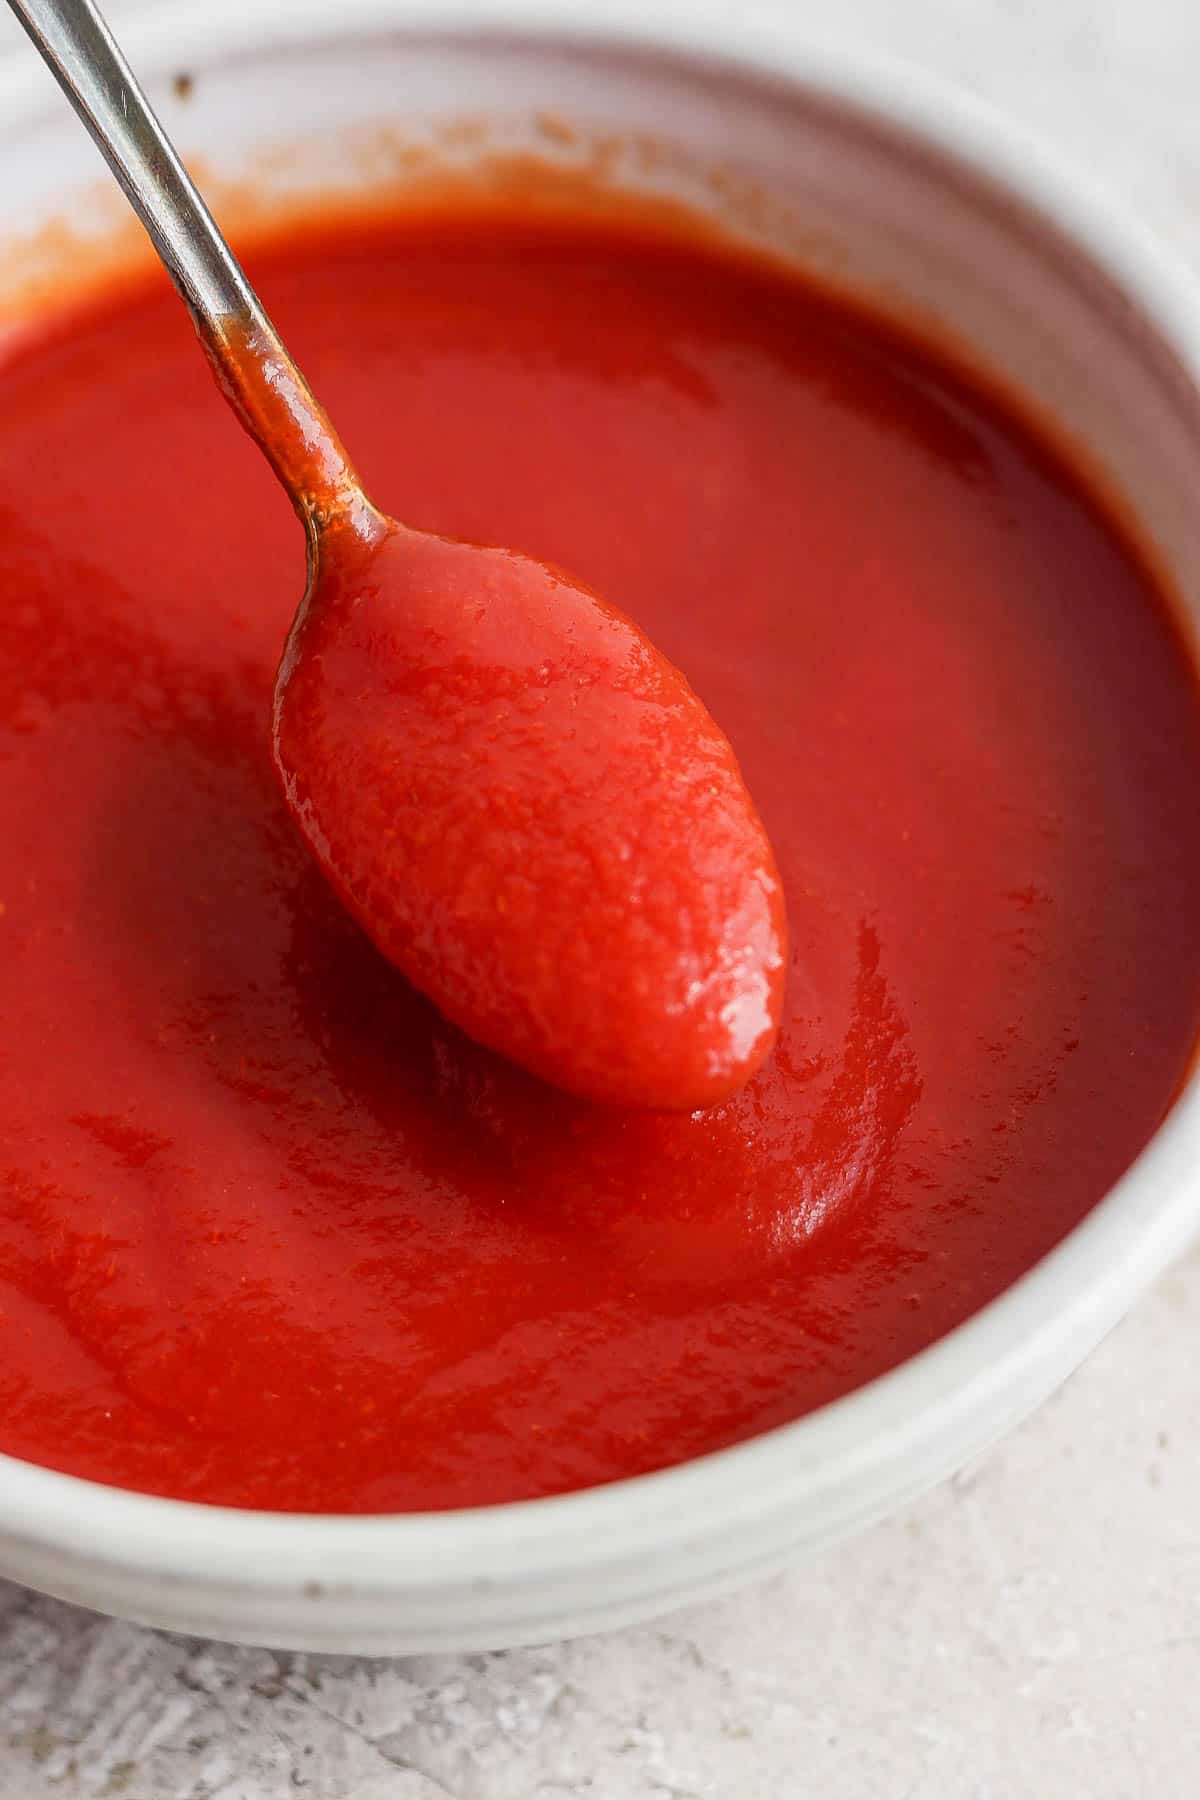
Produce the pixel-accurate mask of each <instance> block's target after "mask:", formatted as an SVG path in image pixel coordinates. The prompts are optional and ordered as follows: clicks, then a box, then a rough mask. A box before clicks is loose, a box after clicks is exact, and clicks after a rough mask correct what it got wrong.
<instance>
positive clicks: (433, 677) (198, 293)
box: [9, 0, 786, 1109]
mask: <svg viewBox="0 0 1200 1800" xmlns="http://www.w3.org/2000/svg"><path fill="white" fill-rule="evenodd" d="M9 4H10V6H11V7H12V10H13V11H14V12H15V13H16V15H17V17H18V18H19V19H20V21H21V23H22V24H23V25H24V27H25V29H26V30H27V32H28V33H29V35H30V37H31V38H32V39H33V42H34V43H35V44H36V46H37V48H38V50H39V51H40V52H41V55H42V56H43V58H44V59H45V61H46V62H47V63H48V64H49V66H50V68H51V70H52V71H53V73H54V75H55V76H56V77H57V79H58V82H59V84H60V85H61V87H62V88H63V90H64V92H65V93H66V95H67V97H68V99H69V100H70V101H71V104H72V105H73V106H74V108H75V110H76V111H77V112H78V114H79V116H80V117H81V119H82V120H83V122H84V124H85V125H86V126H87V128H88V130H89V131H90V133H91V135H92V137H93V138H94V139H95V141H96V143H97V144H98V145H99V147H100V149H101V151H102V152H103V154H104V156H105V158H106V159H107V161H108V163H109V165H110V166H111V168H112V170H113V172H114V174H115V175H116V177H117V179H118V181H119V182H120V184H121V186H122V188H123V189H124V190H125V193H126V195H127V196H128V198H129V200H130V202H131V204H132V205H133V208H134V210H135V211H136V212H137V214H138V216H139V217H140V219H141V220H142V223H143V224H144V225H145V227H146V229H147V231H148V232H149V234H150V238H151V241H152V242H153V244H154V247H155V249H156V250H157V252H158V254H159V256H160V257H161V258H162V260H163V262H164V264H165V265H166V268H167V271H168V273H169V274H170V276H171V279H172V281H173V282H174V283H175V286H176V287H177V288H178V290H179V293H180V294H181V296H182V298H183V301H184V304H185V305H186V306H187V309H188V311H189V312H190V314H191V316H192V319H193V321H194V323H195V327H196V330H197V332H198V334H199V337H200V341H201V343H202V344H203V346H204V348H205V350H206V351H207V353H208V356H209V360H210V361H211V363H212V366H213V369H214V371H215V373H216V377H217V381H218V383H219V385H220V387H221V389H222V391H223V392H224V394H225V395H226V397H227V399H228V400H229V402H230V404H231V405H232V406H233V408H234V410H235V411H236V413H237V414H238V416H239V417H240V419H241V421H242V423H243V425H244V426H245V427H246V429H247V430H248V431H249V433H250V435H251V436H252V437H253V438H254V439H255V441H256V442H257V443H258V445H259V446H260V448H261V449H262V451H263V453H264V455H265V456H266V457H267V459H268V461H269V462H270V464H271V466H272V467H273V469H274V470H275V473H276V475H277V476H278V477H279V479H280V481H281V482H282V484H283V486H284V487H285V489H286V490H287V492H288V495H289V496H290V498H291V501H292V504H293V506H294V507H295V509H296V511H297V513H298V514H299V516H300V519H301V520H302V522H303V524H304V527H305V531H306V534H307V541H308V562H309V576H308V586H307V589H306V592H305V595H304V599H303V600H302V602H301V605H300V608H299V611H298V612H297V615H296V619H295V622H294V623H293V626H292V630H291V632H290V634H289V637H288V641H287V644H286V646H285V649H284V654H283V659H282V662H281V664H280V670H279V675H278V678H277V681H276V689H275V705H274V732H273V749H274V754H275V761H276V765H277V767H278V769H279V773H280V775H281V778H282V781H283V787H284V793H285V796H286V798H287V801H288V804H289V806H290V809H291V812H292V816H293V819H294V820H295V822H296V824H297V826H298V828H299V829H300V831H301V833H302V834H303V836H304V837H305V839H306V840H307V842H308V845H309V848H310V849H311V850H312V852H313V855H314V856H315V857H316V859H317V861H318V862H319V863H320V864H321V866H322V868H323V869H324V871H325V874H326V875H327V877H328V878H329V880H330V882H331V884H332V885H333V887H334V889H335V891H336V892H337V893H338V894H339V895H340V897H341V899H342V900H343V902H344V904H345V905H346V907H347V909H348V910H349V911H350V912H351V913H353V915H354V916H355V917H356V918H357V919H358V920H359V923H360V924H361V925H362V926H363V927H364V928H365V930H366V931H367V933H368V935H369V936H371V937H372V938H373V940H374V941H375V943H376V945H377V946H378V947H379V948H380V949H381V950H382V951H383V953H384V955H385V956H387V957H388V958H389V959H390V960H391V961H392V962H394V963H395V964H396V965H397V966H398V967H399V968H400V969H402V970H403V972H404V973H405V974H406V975H407V976H408V978H409V979H410V980H411V981H412V982H413V983H414V985H416V986H417V987H419V988H420V989H421V990H422V991H423V992H424V993H426V994H427V995H428V996H429V997H430V998H431V999H432V1000H433V1001H434V1002H435V1004H436V1005H437V1006H439V1007H440V1008H441V1010H442V1011H443V1012H444V1013H445V1014H446V1015H447V1016H448V1017H449V1018H450V1019H452V1020H453V1021H454V1022H455V1023H456V1024H458V1025H460V1026H461V1027H462V1028H463V1029H464V1030H465V1031H467V1032H469V1033H470V1034H471V1035H472V1036H473V1037H475V1038H477V1039H479V1040H480V1041H481V1042H482V1043H484V1044H487V1045H488V1046H490V1047H491V1048H492V1049H495V1050H499V1051H500V1052H502V1053H503V1054H504V1055H506V1056H508V1057H510V1058H511V1059H512V1060H514V1061H516V1062H518V1063H521V1064H523V1065H524V1066H525V1067H526V1068H528V1069H530V1070H532V1071H533V1072H534V1073H536V1074H539V1075H541V1076H543V1077H544V1078H545V1079H547V1080H549V1081H552V1082H554V1083H556V1084H557V1085H560V1086H562V1087H566V1088H568V1089H570V1090H571V1091H572V1092H575V1093H578V1094H582V1095H586V1096H587V1097H589V1098H598V1099H604V1100H614V1101H621V1102H625V1103H628V1104H635V1105H648V1106H661V1107H678V1108H685V1109H691V1108H693V1107H696V1106H701V1105H704V1104H707V1103H710V1102H713V1101H716V1100H719V1099H722V1098H724V1097H725V1096H726V1095H728V1094H729V1093H730V1092H732V1091H733V1089H735V1088H736V1087H739V1086H740V1085H741V1084H742V1082H744V1081H745V1080H746V1079H747V1078H748V1076H749V1075H750V1074H752V1073H753V1071H754V1069H755V1068H757V1066H758V1065H759V1063H761V1061H762V1060H763V1058H764V1057H765V1056H766V1054H767V1052H768V1050H769V1049H770V1046H771V1044H772V1042H773V1040H774V1037H775V1033H776V1029H777V1026H778V1021H779V1014H780V1009H781V1004H782V988H783V978H784V963H785V949H784V946H785V939H786V927H785V921H784V916H783V901H782V892H781V887H780V882H779V877H778V873H777V870H776V868H775V862H774V858H773V855H772V852H771V848H770V845H769V843H768V841H767V838H766V834H765V831H764V829H763V826H762V823H761V821H760V819H759V817H758V814H757V813H756V811H755V809H754V806H753V803H752V801H751V800H750V797H749V795H748V794H747V792H746V790H745V787H744V785H743V783H742V780H741V775H740V771H739V769H738V765H737V760H736V758H735V756H734V754H733V751H732V749H731V748H730V745H729V743H728V741H727V740H726V739H725V737H724V735H723V734H722V733H721V731H720V730H719V728H718V727H717V725H716V724H715V723H714V722H713V720H712V718H711V717H710V716H709V714H708V713H707V711H706V710H705V708H704V707H703V705H702V703H701V702H700V701H699V699H698V698H697V697H696V695H695V694H694V693H693V692H692V690H691V688H690V687H689V686H688V684H687V682H686V681H685V680H684V677H683V676H682V675H681V674H680V673H679V671H678V670H677V669H675V668H674V667H673V666H672V665H671V664H670V663H669V662H667V661H666V659H665V658H664V657H662V656H661V655H660V653H659V652H658V651H657V650H656V649H655V648H654V646H653V645H652V644H650V643H649V641H648V640H647V639H646V638H645V637H644V636H643V635H642V634H641V633H640V632H639V631H638V629H637V627H636V626H635V625H634V624H633V623H632V621H631V620H629V619H627V618H625V617H624V615H622V614H621V613H619V612H618V611H617V610H616V609H615V608H613V607H610V606H609V605H607V603H606V602H605V601H604V600H602V599H600V598H599V597H598V596H597V595H595V594H593V593H591V592H590V591H589V590H588V589H586V588H584V587H582V586H581V585H580V584H579V583H577V582H575V581H573V580H572V579H571V578H570V577H569V576H566V575H564V574H563V573H562V572H561V571H560V570H556V569H551V568H549V567H548V566H547V565H545V564H543V563H540V562H538V561H536V560H535V559H533V558H531V557H527V556H523V555H521V554H520V553H519V552H516V551H512V550H501V549H490V548H485V547H481V546H477V545H469V544H463V543H459V542H456V541H455V540H453V539H447V538H441V537H436V536H434V535H432V534H430V533H426V532H419V531H413V530H411V529H410V528H408V527H406V526H403V525H400V524H399V523H397V521H395V520H393V519H390V518H388V517H387V516H386V515H385V514H384V513H382V512H380V511H379V509H378V508H377V507H375V506H374V505H372V503H371V502H370V501H369V500H368V499H367V497H366V495H365V494H364V492H363V489H362V485H361V483H360V481H359V478H358V476H357V475H356V474H355V471H354V468H353V466H352V465H351V463H350V460H349V458H348V457H347V455H346V452H345V450H344V449H343V447H342V444H341V441H340V439H339V438H338V436H337V433H336V432H335V431H334V429H333V426H332V425H331V424H330V422H329V419H328V418H327V417H326V415H325V413H324V411H323V410H322V408H321V407H320V406H319V405H318V403H317V401H316V400H315V399H314V398H313V395H312V393H311V391H310V390H309V387H308V385H307V383H306V382H305V380H304V378H303V376H302V375H301V374H300V372H299V371H298V369H297V368H296V366H295V364H294V363H293V362H292V360H291V358H290V357H289V355H288V353H287V351H286V350H285V349H284V346H283V343H282V342H281V340H280V337H279V334H278V332H277V331H276V330H275V327H274V326H273V325H272V323H271V321H270V319H269V318H268V317H267V314H266V312H265V311H264V309H263V306H262V303H261V301H260V300H259V299H258V296H257V295H256V294H255V292H254V290H253V288H252V287H251V286H250V283H249V282H248V281H247V279H246V277H245V275H244V274H243V272H242V270H241V268H240V266H239V264H238V262H237V260H236V258H235V257H234V255H233V253H232V251H231V250H230V248H229V246H228V244H227V243H226V242H225V239H224V238H223V237H222V236H221V233H220V232H219V230H218V229H217V226H216V224H215V222H214V220H213V218H212V215H211V214H210V212H209V211H208V208H207V207H206V206H205V204H204V201H203V200H202V199H201V197H200V195H199V193H198V192H197V190H196V188H195V186H194V185H193V183H192V181H191V179H190V177H189V176H188V174H187V171H186V170H185V169H184V167H183V165H182V163H181V161H180V159H179V157H178V155H177V154H176V152H175V150H174V148H173V147H172V145H171V143H170V142H169V141H168V139H167V136H166V134H165V132H164V131H163V129H162V126H161V125H160V124H159V122H158V120H157V119H156V118H155V116H154V114H153V112H152V111H151V109H150V106H149V103H148V101H147V100H146V97H145V95H144V94H143V92H142V90H141V88H140V87H139V86H138V83H137V82H136V80H135V79H134V77H133V74H132V73H131V71H130V69H129V66H128V64H127V63H126V61H125V59H124V57H123V56H122V54H121V52H120V50H119V49H118V47H117V45H116V43H115V42H114V40H113V37H112V34H111V32H110V31H109V29H108V27H107V25H106V24H105V22H104V20H103V19H102V18H101V16H100V14H99V13H98V12H97V10H96V8H95V7H94V6H93V5H92V4H91V0H9Z"/></svg>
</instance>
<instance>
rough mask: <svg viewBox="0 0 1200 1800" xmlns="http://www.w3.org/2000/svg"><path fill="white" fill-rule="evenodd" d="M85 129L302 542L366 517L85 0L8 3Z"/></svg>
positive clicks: (342, 461)
mask: <svg viewBox="0 0 1200 1800" xmlns="http://www.w3.org/2000/svg"><path fill="white" fill-rule="evenodd" d="M8 3H9V6H10V7H11V9H12V11H13V12H14V13H15V14H16V16H17V18H18V19H19V20H20V22H21V24H22V25H23V26H24V28H25V30H26V31H27V32H28V34H29V36H30V37H31V38H32V40H33V42H34V44H35V46H36V47H37V49H38V51H39V52H40V54H41V56H42V57H43V59H44V61H45V62H46V63H47V65H48V66H49V68H50V70H51V72H52V73H53V75H54V76H55V78H56V80H57V81H58V84H59V86H60V87H61V88H62V90H63V92H64V93H65V94H66V96H67V98H68V100H69V101H70V102H71V105H72V106H73V107H74V108H75V111H76V112H77V113H78V114H79V117H80V118H81V119H82V120H83V123H84V124H85V125H86V126H87V128H88V131H89V132H90V133H91V135H92V137H93V138H94V139H95V142H96V144H97V145H98V146H99V149H100V151H101V153H102V155H103V156H104V158H105V160H106V161H107V163H108V165H109V167H110V168H111V169H112V172H113V174H114V175H115V176H116V178H117V180H118V181H119V182H120V184H121V187H122V188H123V189H124V191H125V194H126V196H127V198H128V200H129V203H130V205H131V206H132V207H133V209H134V211H135V212H136V213H137V215H138V217H139V219H141V221H142V224H143V225H144V226H145V227H146V230H147V232H148V233H149V235H150V241H151V242H152V244H153V245H154V248H155V249H156V250H157V252H158V254H159V256H160V257H161V259H162V261H163V263H164V265H165V267H166V270H167V273H168V274H169V275H170V277H171V280H172V281H173V282H174V283H175V286H176V287H177V288H178V290H179V293H180V295H181V297H182V299H183V301H184V304H185V305H186V307H187V309H188V311H189V312H190V314H191V316H192V320H193V322H194V324H195V326H196V330H197V332H198V334H199V337H200V341H201V343H202V344H203V345H204V348H205V350H206V351H207V352H208V355H209V359H210V361H211V362H212V364H213V368H214V372H215V374H216V377H217V381H218V384H219V386H220V387H221V390H222V392H223V393H224V394H225V397H226V399H228V400H229V402H230V404H231V405H232V406H233V408H234V410H235V412H236V413H237V414H238V417H239V418H240V419H241V421H242V423H243V425H244V426H245V427H246V429H247V431H249V433H250V435H251V436H252V437H253V438H254V440H255V441H256V443H257V444H258V445H259V447H260V448H261V449H262V451H263V452H264V454H265V455H266V457H267V459H268V461H269V462H270V463H271V466H272V467H273V468H274V470H275V473H276V474H277V475H278V477H279V479H280V480H281V481H282V483H283V485H284V486H285V487H286V489H287V490H288V493H289V495H290V497H291V500H292V503H293V505H294V506H295V508H296V510H297V512H298V513H299V514H300V517H301V519H302V520H303V521H304V523H305V525H306V527H307V528H308V530H309V532H310V534H312V535H315V534H317V533H319V532H320V530H322V529H323V528H324V527H325V526H326V525H328V524H329V523H331V522H332V521H333V520H334V519H335V518H338V517H341V516H343V515H346V514H355V515H359V514H362V513H363V512H364V511H368V512H373V509H371V508H370V507H369V503H368V502H366V501H365V499H364V497H363V494H362V488H361V484H360V483H359V480H358V477H357V475H356V474H355V472H354V470H353V467H352V466H351V464H350V461H349V459H348V458H347V456H346V453H345V451H344V450H343V448H342V445H341V441H340V439H339V438H338V436H337V433H336V432H335V431H334V429H333V427H332V425H331V424H330V422H329V420H328V418H327V417H326V415H325V413H324V411H323V410H322V408H321V407H320V406H319V405H318V404H317V402H316V400H315V399H314V398H313V396H312V393H311V391H310V389H309V387H308V384H307V383H306V382H305V380H304V378H303V376H302V375H301V374H300V372H299V370H298V369H297V368H296V366H295V364H294V363H293V362H292V359H291V357H290V356H289V355H288V353H287V351H286V349H285V348H284V345H283V342H282V340H281V339H280V337H279V334H278V332H277V331H276V330H275V327H274V326H273V325H272V323H271V321H270V319H269V318H268V317H267V313H266V311H265V309H264V307H263V304H262V302H261V300H260V299H259V298H258V295H257V294H256V293H255V291H254V289H253V288H252V287H251V285H250V283H249V281H248V280H247V279H246V276H245V273H244V271H243V269H242V267H241V264H240V263H239V262H238V260H237V258H236V256H234V254H233V251H232V250H231V249H230V247H229V245H228V244H227V243H226V241H225V239H224V237H223V236H222V234H221V232H220V230H219V229H218V226H217V223H216V220H215V219H214V218H213V216H212V214H211V213H210V212H209V210H208V207H207V206H206V205H205V203H204V201H203V199H202V198H201V196H200V194H199V192H198V190H197V188H196V185H195V183H194V182H193V181H192V178H191V176H190V175H189V174H188V172H187V170H186V169H185V168H184V166H183V163H182V162H181V160H180V158H179V154H178V152H177V151H176V149H175V147H174V145H173V144H172V143H171V140H170V139H169V138H168V136H167V134H166V132H165V131H164V130H163V128H162V125H161V124H160V122H159V120H158V118H157V117H156V116H155V113H154V110H153V108H152V107H151V105H150V102H149V101H148V100H147V98H146V95H145V93H144V92H143V90H142V88H141V86H140V84H139V83H138V81H137V78H136V77H135V76H134V74H133V71H132V70H131V69H130V67H129V64H128V63H127V62H126V60H125V58H124V56H123V55H122V53H121V50H120V47H119V45H118V44H117V42H116V40H115V39H114V37H113V35H112V32H111V31H110V30H109V28H108V25H107V24H106V22H105V20H104V18H103V16H102V15H101V13H100V12H99V10H98V9H97V8H96V7H95V6H94V5H93V4H92V0H8Z"/></svg>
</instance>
